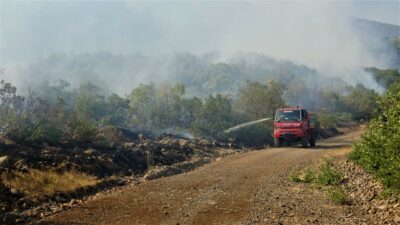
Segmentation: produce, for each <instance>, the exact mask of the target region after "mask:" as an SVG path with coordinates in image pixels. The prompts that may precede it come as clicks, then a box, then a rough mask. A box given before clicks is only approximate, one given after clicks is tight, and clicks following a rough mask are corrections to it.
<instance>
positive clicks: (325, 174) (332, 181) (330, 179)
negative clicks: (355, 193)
mask: <svg viewBox="0 0 400 225" xmlns="http://www.w3.org/2000/svg"><path fill="white" fill-rule="evenodd" d="M342 179H343V175H342V174H341V173H340V172H337V171H336V170H335V169H333V162H332V160H325V162H324V163H323V164H322V165H321V166H320V167H319V172H318V174H317V177H316V181H317V183H319V184H323V185H338V184H340V182H341V181H342Z"/></svg>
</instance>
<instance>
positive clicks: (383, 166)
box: [350, 92, 400, 190]
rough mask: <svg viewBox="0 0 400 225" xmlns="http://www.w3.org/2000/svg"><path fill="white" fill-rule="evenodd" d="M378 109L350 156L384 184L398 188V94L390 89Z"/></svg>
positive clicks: (399, 127)
mask: <svg viewBox="0 0 400 225" xmlns="http://www.w3.org/2000/svg"><path fill="white" fill-rule="evenodd" d="M380 109H381V111H382V113H381V114H380V115H379V116H378V117H377V118H376V119H373V120H372V121H371V123H370V124H369V127H368V131H367V132H366V133H365V134H364V135H363V137H362V141H361V142H360V143H358V144H356V145H355V146H354V151H353V152H352V154H351V155H350V158H351V159H353V160H355V161H356V162H357V163H359V164H360V165H362V166H363V167H364V168H365V169H366V170H367V171H370V172H372V173H373V174H375V175H376V176H377V177H379V178H380V179H381V181H382V182H383V184H384V185H385V186H386V187H388V188H393V189H397V190H400V113H399V112H400V94H399V93H396V94H392V93H390V92H389V93H388V94H387V96H386V97H385V98H384V99H383V100H382V101H381V102H380Z"/></svg>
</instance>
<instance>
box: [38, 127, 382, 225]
mask: <svg viewBox="0 0 400 225" xmlns="http://www.w3.org/2000/svg"><path fill="white" fill-rule="evenodd" d="M360 133H361V132H360V131H358V132H350V133H348V134H347V135H344V136H339V137H335V138H333V139H329V140H327V141H325V142H323V143H319V146H317V147H315V148H310V149H302V148H298V147H291V148H279V149H277V148H271V149H263V150H258V151H252V152H247V153H238V154H233V155H229V156H226V157H223V158H218V159H217V160H215V161H214V162H212V163H210V164H207V165H205V166H202V167H200V168H198V169H196V170H194V171H192V172H189V173H183V174H179V175H176V176H170V177H165V178H160V179H155V180H151V181H146V182H143V183H140V184H138V185H133V186H129V187H126V188H124V189H122V190H120V191H117V192H111V193H108V194H102V195H99V196H97V197H96V198H92V199H90V200H89V201H87V202H85V203H83V204H82V205H80V206H77V207H74V208H72V209H70V210H67V211H63V212H61V213H58V214H55V215H53V216H51V217H48V218H46V219H43V220H41V221H39V224H49V225H50V224H60V225H61V224H379V223H381V220H380V218H379V217H377V216H374V215H372V214H369V213H368V212H366V210H364V209H363V208H362V207H360V206H359V205H357V204H350V205H335V204H334V203H332V202H331V201H330V200H329V198H328V197H327V195H326V193H325V192H324V191H322V190H320V189H317V188H311V187H309V186H307V185H306V184H298V183H293V182H292V181H290V180H289V179H288V174H289V172H290V170H291V168H293V167H304V166H307V165H312V164H315V163H316V162H318V161H319V160H320V159H321V158H323V157H325V156H326V155H339V156H343V155H344V154H345V153H347V152H349V151H350V150H351V143H352V141H354V140H357V139H358V138H359V136H360Z"/></svg>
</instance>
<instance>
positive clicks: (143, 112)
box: [129, 83, 156, 128]
mask: <svg viewBox="0 0 400 225" xmlns="http://www.w3.org/2000/svg"><path fill="white" fill-rule="evenodd" d="M129 100H130V104H129V111H130V113H131V118H130V123H131V124H132V126H135V127H138V128H154V126H153V119H154V106H155V104H156V89H155V85H154V83H150V84H140V85H139V87H137V88H135V89H134V90H133V91H132V92H131V95H130V96H129Z"/></svg>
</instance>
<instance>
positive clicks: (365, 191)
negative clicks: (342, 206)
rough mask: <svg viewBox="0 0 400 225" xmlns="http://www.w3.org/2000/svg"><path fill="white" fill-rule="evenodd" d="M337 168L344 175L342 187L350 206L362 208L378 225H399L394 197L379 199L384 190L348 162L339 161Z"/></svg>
mask: <svg viewBox="0 0 400 225" xmlns="http://www.w3.org/2000/svg"><path fill="white" fill-rule="evenodd" d="M337 168H338V169H339V170H340V171H341V172H342V173H343V174H344V177H345V179H344V184H343V185H344V187H345V190H346V191H347V193H348V197H349V199H350V201H351V204H352V205H354V206H357V207H360V208H362V209H363V210H364V212H366V213H367V214H369V215H371V216H372V217H374V218H376V219H377V220H378V221H379V224H393V225H395V224H400V203H399V202H398V201H397V200H396V199H395V198H394V197H389V198H386V199H380V198H379V193H381V192H382V191H383V190H384V189H383V186H382V184H381V183H380V182H379V181H377V179H376V178H374V177H373V176H372V175H371V174H369V173H367V172H365V171H364V170H363V169H362V168H361V167H360V166H359V165H356V164H354V163H353V162H351V161H349V160H341V161H339V163H338V164H337Z"/></svg>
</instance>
